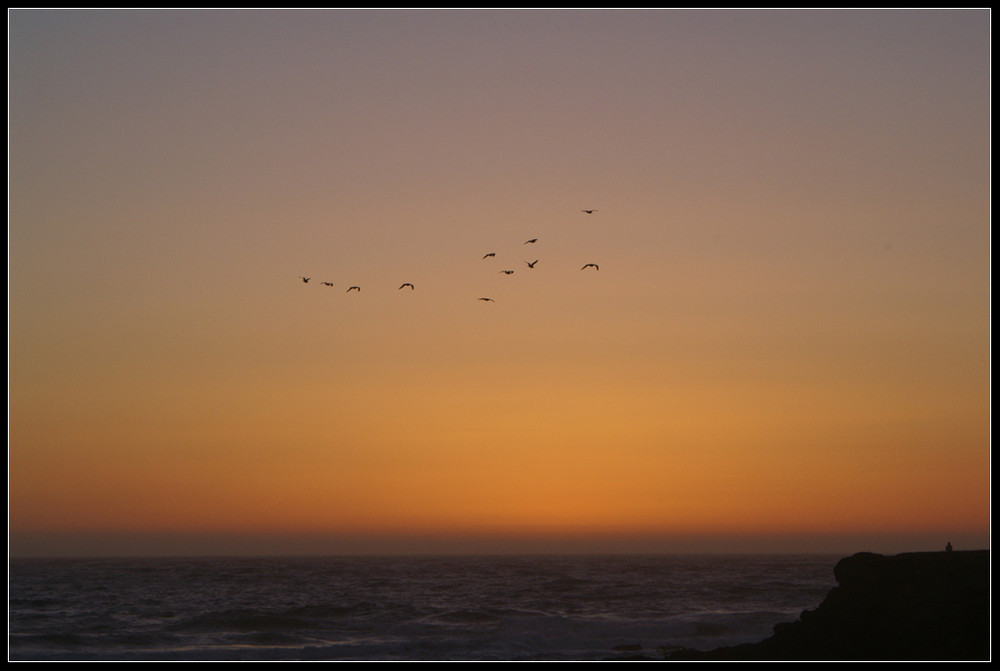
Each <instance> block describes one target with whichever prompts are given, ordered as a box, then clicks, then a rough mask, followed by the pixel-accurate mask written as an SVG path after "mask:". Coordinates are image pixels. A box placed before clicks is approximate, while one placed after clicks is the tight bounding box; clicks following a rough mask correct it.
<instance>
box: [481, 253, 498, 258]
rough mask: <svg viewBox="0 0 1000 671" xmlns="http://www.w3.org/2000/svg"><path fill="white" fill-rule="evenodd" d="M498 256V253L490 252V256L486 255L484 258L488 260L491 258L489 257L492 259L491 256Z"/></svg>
mask: <svg viewBox="0 0 1000 671" xmlns="http://www.w3.org/2000/svg"><path fill="white" fill-rule="evenodd" d="M496 255H497V253H496V252H490V253H489V254H486V255H485V256H483V258H484V259H487V258H489V257H491V256H496Z"/></svg>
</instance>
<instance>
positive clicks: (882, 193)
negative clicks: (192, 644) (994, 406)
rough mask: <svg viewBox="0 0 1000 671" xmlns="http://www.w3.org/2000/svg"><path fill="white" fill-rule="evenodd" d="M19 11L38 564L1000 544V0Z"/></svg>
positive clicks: (13, 487)
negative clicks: (994, 485) (999, 221)
mask: <svg viewBox="0 0 1000 671" xmlns="http://www.w3.org/2000/svg"><path fill="white" fill-rule="evenodd" d="M8 19H9V26H8V27H9V38H10V44H9V54H8V56H9V81H8V85H9V150H8V151H9V154H8V163H9V180H8V186H9V192H8V196H9V198H8V244H9V281H10V288H9V291H8V298H9V304H8V305H9V310H8V317H9V327H8V344H9V366H8V367H9V385H8V386H9V395H10V399H9V432H8V435H9V442H8V445H9V448H8V476H9V528H10V538H11V552H12V553H15V554H29V555H30V554H47V553H84V554H86V553H95V552H96V553H100V552H101V551H102V549H104V550H107V551H108V552H134V553H145V552H150V553H163V552H170V551H171V546H170V544H169V541H159V540H158V541H156V543H152V542H151V541H150V542H149V543H148V544H147V543H146V540H144V539H151V538H154V537H155V538H158V539H162V538H167V539H169V538H173V537H175V538H178V539H179V538H182V537H183V538H186V539H190V538H191V537H196V538H206V537H212V536H215V537H216V540H215V541H213V542H207V543H204V544H201V545H199V542H194V541H190V540H185V541H183V542H180V541H178V544H177V545H176V546H174V548H175V549H176V551H177V552H188V553H190V552H195V553H197V552H202V551H204V552H227V551H232V552H256V551H259V552H282V551H288V552H297V551H302V549H303V547H305V546H302V545H296V544H295V543H292V542H286V541H287V539H288V538H290V537H309V538H311V539H314V540H313V541H310V544H309V545H308V548H307V551H310V552H313V551H315V552H329V553H332V554H336V553H338V552H381V551H411V550H414V549H415V548H416V549H418V550H420V551H425V550H426V551H449V550H452V549H455V548H458V549H460V550H462V551H465V550H468V549H470V548H472V549H473V550H475V549H479V548H485V549H486V550H488V551H504V550H507V549H509V550H511V551H517V550H527V551H535V550H541V551H545V550H550V549H561V548H563V547H564V546H563V545H559V544H558V543H556V541H559V542H563V541H565V540H566V539H575V540H573V543H574V544H573V546H572V547H573V549H574V550H582V551H587V550H595V551H607V550H609V549H612V550H614V549H620V550H622V551H632V550H635V551H675V550H676V551H702V550H704V551H717V550H719V551H721V550H732V551H741V550H747V549H750V550H754V551H756V550H766V549H768V548H769V547H772V546H769V545H768V543H767V539H771V538H774V539H780V538H786V537H795V538H808V539H811V540H809V542H808V543H806V542H803V543H802V544H801V548H802V549H803V550H807V551H811V550H814V549H821V550H823V551H838V552H839V551H843V552H853V551H860V550H873V551H899V550H902V551H906V550H920V549H939V548H938V546H940V547H943V546H944V543H945V542H946V541H949V540H950V541H952V542H954V543H956V545H957V546H961V547H963V549H968V548H971V547H977V548H982V547H988V544H989V527H990V515H989V510H990V476H989V472H990V443H991V431H990V320H989V317H990V291H989V269H990V264H989V261H990V258H989V232H990V104H989V102H990V96H989V92H990V86H989V85H990V67H989V66H990V39H989V38H990V29H989V28H990V26H989V11H988V10H955V11H945V10H940V11H910V10H906V11H903V10H889V11H735V10H726V11H672V10H608V11H575V10H553V11H519V10H498V11H487V10H466V11H457V10H455V11H452V10H413V11H403V10H380V11H376V10H357V11H353V10H352V11H348V10H328V11H186V10H185V11H66V10H57V11H34V10H30V11H29V10H14V11H11V12H9V16H8ZM585 209H595V210H596V211H595V212H593V213H592V214H588V213H585V212H583V210H585ZM534 238H537V242H534V243H525V241H526V240H529V239H534ZM487 252H495V253H496V256H495V257H489V258H483V256H484V254H486V253H487ZM536 259H537V260H538V263H537V264H536V265H535V266H534V267H528V265H527V262H530V261H534V260H536ZM587 263H596V264H598V265H599V270H598V269H595V268H583V266H584V265H585V264H587ZM507 269H512V270H514V273H513V274H510V275H506V274H504V273H503V272H502V271H503V270H507ZM303 276H305V277H310V278H311V279H310V281H309V282H308V283H306V282H303V281H302V279H301V277H303ZM324 281H328V282H332V283H333V286H332V287H331V286H325V285H323V284H322V283H323V282H324ZM404 282H410V283H412V284H413V289H412V290H411V289H409V288H400V287H401V285H402V284H403V283H404ZM355 285H356V286H359V287H361V290H360V291H351V292H348V291H347V289H348V287H350V286H355ZM482 297H488V298H492V299H493V301H479V300H478V299H479V298H482ZM109 537H114V538H116V539H118V540H116V541H114V542H113V543H107V544H105V545H102V543H104V541H103V540H101V539H106V538H109ZM236 537H238V538H241V539H251V540H241V541H239V542H236V541H234V542H233V543H232V544H231V545H226V544H225V543H224V542H220V541H218V539H219V538H236ZM470 538H474V539H482V543H481V545H476V544H469V543H468V542H466V541H467V539H470ZM67 539H68V540H67ZM121 539H125V540H121ZM282 539H286V541H283V540H282ZM359 539H360V540H359ZM413 539H426V543H414V542H413ZM463 539H465V540H463ZM526 539H527V540H526ZM609 539H610V540H609ZM616 539H617V540H616ZM692 539H696V540H692ZM697 539H704V542H701V541H698V540H697ZM824 539H826V540H824ZM397 540H398V541H399V542H398V543H396V541H397ZM548 541H552V543H551V544H547V542H548ZM477 542H478V541H477ZM925 542H926V543H933V544H934V547H933V548H926V547H924V546H923V545H922V544H923V543H925ZM283 543H286V544H283ZM394 543H395V544H394ZM859 544H863V545H861V546H859ZM789 545H790V544H789V543H783V542H782V543H779V542H778V541H775V543H774V545H773V547H774V548H778V549H781V550H794V549H796V547H789ZM791 545H793V546H794V543H791Z"/></svg>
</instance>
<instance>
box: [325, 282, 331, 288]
mask: <svg viewBox="0 0 1000 671" xmlns="http://www.w3.org/2000/svg"><path fill="white" fill-rule="evenodd" d="M323 284H324V285H326V286H328V287H332V286H333V282H323Z"/></svg>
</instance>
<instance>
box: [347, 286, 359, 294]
mask: <svg viewBox="0 0 1000 671" xmlns="http://www.w3.org/2000/svg"><path fill="white" fill-rule="evenodd" d="M354 289H357V290H358V291H361V287H359V286H357V285H355V286H353V287H348V288H347V291H352V290H354ZM347 291H345V292H344V293H347Z"/></svg>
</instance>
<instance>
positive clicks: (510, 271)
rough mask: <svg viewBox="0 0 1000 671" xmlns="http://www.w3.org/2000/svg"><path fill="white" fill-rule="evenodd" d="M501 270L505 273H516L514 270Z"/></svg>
mask: <svg viewBox="0 0 1000 671" xmlns="http://www.w3.org/2000/svg"><path fill="white" fill-rule="evenodd" d="M500 272H501V273H503V274H504V275H513V274H514V271H513V270H501V271H500Z"/></svg>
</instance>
